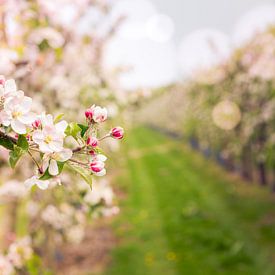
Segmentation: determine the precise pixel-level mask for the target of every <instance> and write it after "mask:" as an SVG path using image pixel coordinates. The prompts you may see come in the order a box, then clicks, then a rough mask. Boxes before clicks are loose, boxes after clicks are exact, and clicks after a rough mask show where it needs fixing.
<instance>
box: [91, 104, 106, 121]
mask: <svg viewBox="0 0 275 275" xmlns="http://www.w3.org/2000/svg"><path fill="white" fill-rule="evenodd" d="M107 115H108V112H107V109H106V108H101V107H100V106H95V107H94V108H93V120H94V122H97V123H100V122H104V121H105V120H106V119H107Z"/></svg>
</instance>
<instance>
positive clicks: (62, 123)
mask: <svg viewBox="0 0 275 275" xmlns="http://www.w3.org/2000/svg"><path fill="white" fill-rule="evenodd" d="M67 126H68V123H67V121H65V120H62V121H60V122H58V123H56V124H55V128H56V130H57V131H58V132H61V133H62V134H63V133H64V132H65V130H66V128H67Z"/></svg>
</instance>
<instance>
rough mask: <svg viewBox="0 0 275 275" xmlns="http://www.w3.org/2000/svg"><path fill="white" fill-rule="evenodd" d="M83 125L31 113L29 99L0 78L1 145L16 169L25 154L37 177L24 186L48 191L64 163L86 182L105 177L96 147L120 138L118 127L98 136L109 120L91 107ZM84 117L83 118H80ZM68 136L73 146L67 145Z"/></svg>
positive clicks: (104, 112)
mask: <svg viewBox="0 0 275 275" xmlns="http://www.w3.org/2000/svg"><path fill="white" fill-rule="evenodd" d="M84 114H85V119H86V123H85V124H79V123H76V122H71V123H68V122H67V121H65V120H63V114H61V115H59V116H57V117H55V118H54V117H53V116H52V115H51V114H46V113H45V112H43V113H41V114H36V113H34V112H32V98H30V97H28V96H25V94H24V92H23V91H21V90H17V87H16V83H15V81H14V80H13V79H9V80H5V78H4V77H3V76H1V77H0V145H2V146H4V147H5V148H6V149H9V150H10V158H9V162H10V165H11V167H15V165H16V164H17V162H18V160H19V159H20V158H21V157H22V156H23V155H24V154H28V155H29V156H30V157H31V159H32V161H33V162H34V164H35V165H36V175H34V176H33V177H31V178H30V179H28V180H26V181H25V184H26V186H28V187H32V186H33V185H37V186H38V187H39V188H40V189H43V190H44V189H47V188H48V186H49V183H50V180H52V179H55V180H56V177H57V176H58V175H59V174H60V173H61V172H62V170H63V167H64V164H67V165H68V167H70V168H71V169H73V170H75V171H76V172H77V173H79V174H80V175H81V176H82V177H83V178H85V179H86V180H87V182H89V183H90V182H91V179H90V176H91V175H92V174H93V175H97V176H104V175H105V174H106V169H105V161H106V159H107V157H106V156H105V155H103V154H102V150H101V149H100V148H99V144H100V142H101V141H103V140H104V139H106V138H109V137H112V138H114V139H122V138H123V135H124V130H123V128H121V127H115V128H113V129H111V130H110V131H109V132H108V133H107V134H106V135H104V136H103V137H100V138H99V137H98V136H97V133H98V126H99V124H101V123H103V122H105V121H106V120H107V117H108V112H107V109H106V108H102V107H100V106H95V105H93V106H91V107H90V108H88V109H87V110H86V111H85V113H84ZM83 118H84V115H83ZM68 137H71V138H72V139H73V140H74V144H76V146H75V148H72V145H71V146H70V147H69V146H66V139H67V138H68Z"/></svg>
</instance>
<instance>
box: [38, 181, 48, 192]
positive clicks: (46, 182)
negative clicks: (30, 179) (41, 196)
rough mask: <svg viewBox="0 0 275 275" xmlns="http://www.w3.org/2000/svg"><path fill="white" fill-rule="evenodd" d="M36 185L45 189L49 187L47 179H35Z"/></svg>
mask: <svg viewBox="0 0 275 275" xmlns="http://www.w3.org/2000/svg"><path fill="white" fill-rule="evenodd" d="M36 185H37V186H38V187H39V188H40V189H42V190H46V189H48V187H49V181H48V180H38V179H37V180H36Z"/></svg>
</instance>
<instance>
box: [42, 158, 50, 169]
mask: <svg viewBox="0 0 275 275" xmlns="http://www.w3.org/2000/svg"><path fill="white" fill-rule="evenodd" d="M49 161H50V157H49V154H45V155H44V157H43V161H42V170H43V172H45V171H46V170H47V168H48V167H49Z"/></svg>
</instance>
